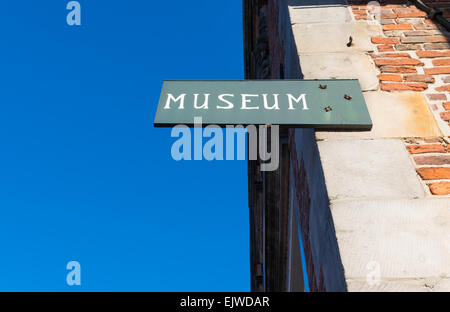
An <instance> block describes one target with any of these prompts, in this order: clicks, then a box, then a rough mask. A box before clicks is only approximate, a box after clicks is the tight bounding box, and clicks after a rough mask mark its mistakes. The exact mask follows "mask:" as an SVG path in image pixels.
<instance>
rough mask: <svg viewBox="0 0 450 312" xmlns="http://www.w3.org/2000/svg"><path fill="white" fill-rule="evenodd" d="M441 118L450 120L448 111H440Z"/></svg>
mask: <svg viewBox="0 0 450 312" xmlns="http://www.w3.org/2000/svg"><path fill="white" fill-rule="evenodd" d="M441 118H442V120H445V121H450V111H449V112H443V113H441Z"/></svg>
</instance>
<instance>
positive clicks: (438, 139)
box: [423, 138, 442, 143]
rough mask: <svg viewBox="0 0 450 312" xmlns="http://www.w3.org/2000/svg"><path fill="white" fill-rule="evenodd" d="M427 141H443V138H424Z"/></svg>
mask: <svg viewBox="0 0 450 312" xmlns="http://www.w3.org/2000/svg"><path fill="white" fill-rule="evenodd" d="M423 140H424V141H425V143H442V139H441V138H424V139H423Z"/></svg>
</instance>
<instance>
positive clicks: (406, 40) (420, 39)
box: [401, 36, 429, 43]
mask: <svg viewBox="0 0 450 312" xmlns="http://www.w3.org/2000/svg"><path fill="white" fill-rule="evenodd" d="M401 42H402V43H425V42H429V41H427V38H426V37H422V36H415V37H402V38H401Z"/></svg>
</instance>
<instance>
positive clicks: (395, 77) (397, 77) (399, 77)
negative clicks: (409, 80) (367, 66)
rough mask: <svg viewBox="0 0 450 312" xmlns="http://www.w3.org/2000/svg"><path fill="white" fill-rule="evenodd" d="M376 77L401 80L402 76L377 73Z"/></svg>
mask: <svg viewBox="0 0 450 312" xmlns="http://www.w3.org/2000/svg"><path fill="white" fill-rule="evenodd" d="M378 79H380V81H399V82H400V81H402V76H400V75H394V74H381V75H378Z"/></svg>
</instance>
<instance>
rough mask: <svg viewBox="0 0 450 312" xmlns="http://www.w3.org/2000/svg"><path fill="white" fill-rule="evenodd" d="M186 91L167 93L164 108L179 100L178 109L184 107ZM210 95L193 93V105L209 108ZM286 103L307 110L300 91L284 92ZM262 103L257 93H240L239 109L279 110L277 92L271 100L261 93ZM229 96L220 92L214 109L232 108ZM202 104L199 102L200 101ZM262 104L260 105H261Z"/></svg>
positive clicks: (304, 95)
mask: <svg viewBox="0 0 450 312" xmlns="http://www.w3.org/2000/svg"><path fill="white" fill-rule="evenodd" d="M186 95H187V94H186V93H182V94H180V95H178V96H175V95H173V94H172V93H167V99H166V105H164V109H171V107H170V104H171V102H173V103H177V102H179V105H178V109H184V103H185V100H186ZM210 95H211V94H209V93H205V94H203V95H200V94H198V93H195V94H193V95H192V97H193V107H194V108H195V109H209V108H210V106H209V103H210ZM285 96H286V97H287V100H288V103H289V107H288V109H289V110H295V105H294V102H295V103H297V104H300V108H301V109H302V110H308V109H309V107H308V104H307V103H306V94H305V93H302V94H300V95H299V96H298V97H295V96H294V95H292V94H286V95H285ZM261 97H262V103H261V100H260V101H258V99H259V98H260V95H259V94H241V108H240V109H241V110H253V109H259V108H260V107H263V108H264V109H266V110H279V109H280V105H279V97H280V95H279V94H272V96H271V97H273V102H272V103H270V102H271V100H269V94H262V95H261ZM230 98H234V94H220V95H218V96H217V99H218V102H219V103H218V104H217V105H216V109H233V108H234V104H233V102H231V99H230ZM202 102H203V104H199V103H202ZM261 104H262V105H261Z"/></svg>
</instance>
